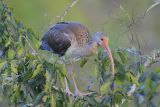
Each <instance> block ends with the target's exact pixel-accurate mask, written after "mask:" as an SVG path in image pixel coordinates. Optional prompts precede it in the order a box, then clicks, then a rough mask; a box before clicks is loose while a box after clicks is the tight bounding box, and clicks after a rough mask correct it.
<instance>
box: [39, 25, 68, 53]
mask: <svg viewBox="0 0 160 107" xmlns="http://www.w3.org/2000/svg"><path fill="white" fill-rule="evenodd" d="M55 26H56V25H55ZM55 26H54V27H52V28H50V29H49V31H47V32H46V33H45V34H44V36H43V38H42V47H43V49H45V50H48V51H50V50H52V51H53V52H54V53H56V54H58V55H59V56H63V55H64V54H65V52H66V51H67V49H68V48H69V47H70V46H71V40H70V38H69V37H67V36H65V33H64V32H62V31H61V30H60V29H57V28H56V27H55Z"/></svg>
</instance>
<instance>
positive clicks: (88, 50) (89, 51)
mask: <svg viewBox="0 0 160 107" xmlns="http://www.w3.org/2000/svg"><path fill="white" fill-rule="evenodd" d="M97 48H98V45H97V43H96V42H93V41H92V42H90V43H89V44H87V45H86V46H85V47H84V49H83V51H84V54H85V55H84V56H90V55H93V54H96V53H97Z"/></svg>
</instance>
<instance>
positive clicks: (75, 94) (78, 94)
mask: <svg viewBox="0 0 160 107" xmlns="http://www.w3.org/2000/svg"><path fill="white" fill-rule="evenodd" d="M72 70H73V68H72V65H69V67H68V72H69V75H70V77H71V79H72V80H73V85H74V97H77V96H80V97H83V96H84V95H90V94H92V93H81V92H80V91H79V90H78V87H77V84H76V81H75V79H74V77H73V72H72Z"/></svg>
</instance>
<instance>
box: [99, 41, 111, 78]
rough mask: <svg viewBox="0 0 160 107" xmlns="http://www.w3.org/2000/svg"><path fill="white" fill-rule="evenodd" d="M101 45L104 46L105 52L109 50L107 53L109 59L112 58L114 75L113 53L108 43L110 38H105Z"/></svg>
mask: <svg viewBox="0 0 160 107" xmlns="http://www.w3.org/2000/svg"><path fill="white" fill-rule="evenodd" d="M101 45H102V47H103V48H104V50H105V52H107V54H108V56H109V59H110V61H111V64H112V76H113V77H114V60H113V57H112V53H111V50H110V48H109V45H108V39H107V40H104V41H103V42H102V44H101Z"/></svg>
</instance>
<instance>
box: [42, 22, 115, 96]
mask: <svg viewBox="0 0 160 107" xmlns="http://www.w3.org/2000/svg"><path fill="white" fill-rule="evenodd" d="M98 46H102V47H103V48H104V50H105V52H107V53H108V55H109V58H110V60H111V63H112V74H113V76H114V61H113V58H112V54H111V51H110V48H109V38H108V37H107V36H106V35H105V34H104V33H102V32H97V33H95V35H94V36H92V37H91V38H90V39H89V31H88V29H87V28H86V27H85V26H84V25H82V24H80V23H77V22H59V23H57V24H55V25H54V26H53V27H51V28H50V29H49V30H48V31H47V32H46V33H45V34H44V35H43V37H42V45H41V48H42V49H44V50H48V51H51V52H53V53H55V54H58V55H59V56H60V57H61V56H65V57H67V59H69V60H70V61H71V62H73V61H77V59H80V58H81V57H86V56H89V55H92V54H95V53H96V52H97V48H98ZM75 59H76V60H75ZM70 64H71V65H72V63H70ZM68 68H69V69H68V71H69V74H70V77H71V78H72V80H73V84H74V89H75V93H74V94H73V93H72V92H70V90H69V87H68V83H67V80H66V78H65V86H66V89H65V91H66V93H67V94H70V95H75V96H77V95H79V96H83V95H86V94H82V93H80V92H79V90H78V88H77V85H76V82H75V80H74V78H73V76H72V67H71V66H69V67H68Z"/></svg>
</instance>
